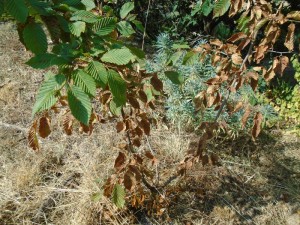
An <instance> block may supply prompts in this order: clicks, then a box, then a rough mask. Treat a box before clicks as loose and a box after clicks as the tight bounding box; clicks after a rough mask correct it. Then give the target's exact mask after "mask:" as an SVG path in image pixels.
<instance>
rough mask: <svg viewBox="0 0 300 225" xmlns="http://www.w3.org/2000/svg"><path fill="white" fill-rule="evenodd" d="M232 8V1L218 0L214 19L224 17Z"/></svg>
mask: <svg viewBox="0 0 300 225" xmlns="http://www.w3.org/2000/svg"><path fill="white" fill-rule="evenodd" d="M229 7H230V0H218V1H217V2H216V3H215V7H214V17H213V18H216V17H220V16H223V15H224V14H225V13H226V12H227V10H228V9H229Z"/></svg>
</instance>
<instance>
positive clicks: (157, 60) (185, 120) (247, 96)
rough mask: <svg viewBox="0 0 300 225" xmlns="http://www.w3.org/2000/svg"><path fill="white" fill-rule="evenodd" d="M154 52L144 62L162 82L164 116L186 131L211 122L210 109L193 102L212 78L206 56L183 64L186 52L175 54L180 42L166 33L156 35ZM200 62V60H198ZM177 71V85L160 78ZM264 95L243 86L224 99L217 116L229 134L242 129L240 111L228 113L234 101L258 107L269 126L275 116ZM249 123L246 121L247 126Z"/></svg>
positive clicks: (223, 90) (212, 67) (224, 92)
mask: <svg viewBox="0 0 300 225" xmlns="http://www.w3.org/2000/svg"><path fill="white" fill-rule="evenodd" d="M206 43H207V41H206V40H205V39H201V40H199V41H198V43H197V45H196V46H195V48H197V46H200V45H201V44H206ZM155 46H156V53H155V55H154V57H153V59H152V60H148V63H147V66H146V69H147V70H148V72H160V73H161V77H162V80H163V82H164V88H165V91H166V93H167V99H166V102H165V109H166V116H167V118H168V120H169V121H170V122H171V123H173V124H175V125H176V126H179V127H180V128H183V129H187V130H195V129H196V128H197V127H198V126H199V124H201V122H204V121H214V119H215V118H216V116H217V111H216V110H214V108H212V107H211V108H207V109H196V107H195V104H194V99H195V97H196V95H197V94H198V93H199V92H201V91H203V90H205V89H207V85H206V83H205V82H206V81H207V80H208V79H210V78H213V77H215V76H216V68H215V67H214V66H213V65H212V63H211V56H210V55H206V56H204V55H199V56H197V57H194V58H193V59H190V60H189V61H188V62H187V61H186V58H187V55H188V54H189V53H188V51H185V52H182V53H181V52H180V51H177V49H176V47H178V46H183V47H184V43H180V42H176V41H173V40H172V39H171V38H170V35H169V34H166V33H163V34H160V35H159V36H158V38H157V41H156V45H155ZM199 58H200V59H201V60H200V59H199ZM170 68H172V70H175V71H178V72H179V73H180V74H181V75H182V77H183V79H184V83H183V84H182V85H180V86H178V85H176V84H174V83H173V82H172V81H170V80H169V79H166V78H165V76H163V72H164V71H167V70H170ZM260 83H261V86H263V85H264V83H263V79H261V81H260ZM221 93H222V95H226V93H227V92H226V89H225V88H222V90H221ZM259 96H264V93H260V94H259V95H257V94H255V92H254V91H253V89H252V88H251V86H250V85H245V86H244V87H242V88H241V89H240V90H238V91H237V92H236V93H235V94H232V95H231V96H230V98H229V100H228V106H227V107H226V108H225V111H224V112H223V113H222V115H221V117H220V118H221V120H224V121H226V123H228V125H229V128H230V130H231V133H232V132H233V133H234V134H237V133H238V132H239V131H241V130H242V127H241V123H240V121H241V119H242V116H243V114H244V110H240V111H238V112H236V113H234V114H231V113H230V107H231V105H235V104H236V103H238V102H241V101H243V102H249V103H250V104H251V106H253V107H256V108H259V110H261V111H262V112H263V114H264V116H265V120H264V124H265V125H266V124H268V123H269V124H270V123H272V121H274V120H276V118H277V115H276V112H275V111H274V109H273V107H272V106H270V105H269V104H268V102H267V101H266V100H265V97H259ZM251 122H252V121H251V120H249V122H248V126H247V127H246V128H249V127H250V124H251Z"/></svg>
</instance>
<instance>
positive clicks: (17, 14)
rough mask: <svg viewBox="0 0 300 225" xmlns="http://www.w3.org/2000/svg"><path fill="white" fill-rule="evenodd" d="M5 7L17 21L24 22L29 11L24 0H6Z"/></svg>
mask: <svg viewBox="0 0 300 225" xmlns="http://www.w3.org/2000/svg"><path fill="white" fill-rule="evenodd" d="M6 9H7V11H8V13H9V14H10V15H11V16H13V17H14V18H15V19H16V20H17V21H19V22H21V23H25V22H26V20H27V16H28V13H29V11H28V8H27V6H26V5H25V1H24V0H6Z"/></svg>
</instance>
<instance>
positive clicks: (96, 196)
mask: <svg viewBox="0 0 300 225" xmlns="http://www.w3.org/2000/svg"><path fill="white" fill-rule="evenodd" d="M102 197H103V191H101V192H97V193H94V194H93V195H92V196H91V199H92V201H93V202H99V201H100V200H101V198H102Z"/></svg>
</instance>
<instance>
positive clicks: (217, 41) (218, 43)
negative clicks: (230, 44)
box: [210, 39, 223, 47]
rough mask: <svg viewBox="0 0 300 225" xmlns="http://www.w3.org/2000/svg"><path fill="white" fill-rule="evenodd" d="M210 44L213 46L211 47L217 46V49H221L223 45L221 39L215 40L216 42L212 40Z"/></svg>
mask: <svg viewBox="0 0 300 225" xmlns="http://www.w3.org/2000/svg"><path fill="white" fill-rule="evenodd" d="M210 44H211V45H215V46H217V47H221V46H222V45H223V42H222V41H220V40H219V39H214V40H211V41H210Z"/></svg>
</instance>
